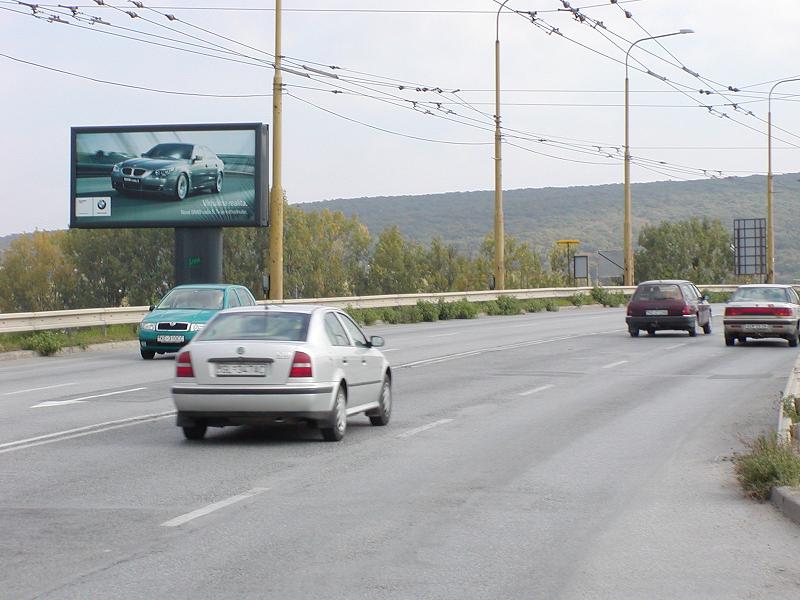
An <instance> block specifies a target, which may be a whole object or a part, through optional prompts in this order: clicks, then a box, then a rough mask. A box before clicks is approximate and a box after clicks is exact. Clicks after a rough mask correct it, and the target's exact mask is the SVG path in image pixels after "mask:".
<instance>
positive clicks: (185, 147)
mask: <svg viewBox="0 0 800 600" xmlns="http://www.w3.org/2000/svg"><path fill="white" fill-rule="evenodd" d="M224 171H225V165H224V163H223V162H222V160H221V159H220V158H219V157H218V156H217V155H216V154H214V152H213V151H212V150H210V149H209V148H208V147H207V146H200V145H196V144H181V143H168V144H156V145H155V146H153V147H152V148H150V150H148V151H147V152H145V153H144V154H142V156H141V158H130V159H128V160H125V161H123V162H120V163H117V164H115V165H114V167H113V169H112V171H111V185H112V186H113V187H114V189H115V190H116V191H117V192H119V193H121V194H126V193H128V194H136V193H154V194H161V195H164V196H169V197H171V198H174V199H176V200H183V199H184V198H186V197H187V196H189V194H191V193H192V192H193V191H195V190H201V189H208V190H210V191H212V192H214V193H215V194H219V193H220V192H222V180H223V178H224V175H225V173H224Z"/></svg>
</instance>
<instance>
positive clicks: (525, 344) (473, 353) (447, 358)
mask: <svg viewBox="0 0 800 600" xmlns="http://www.w3.org/2000/svg"><path fill="white" fill-rule="evenodd" d="M620 331H624V330H623V329H610V330H608V331H597V332H595V333H579V334H576V335H566V336H562V337H557V338H550V339H546V340H532V341H529V342H518V343H516V344H507V345H504V346H493V347H490V348H480V349H478V350H468V351H466V352H456V353H455V354H445V355H443V356H436V357H433V358H425V359H422V360H415V361H413V362H408V363H403V364H400V365H397V366H396V367H394V368H395V369H411V368H413V367H422V366H426V365H435V364H437V363H443V362H448V361H451V360H457V359H459V358H467V357H470V356H478V355H480V354H489V353H490V352H502V351H504V350H516V349H518V348H526V347H528V346H538V345H540V344H550V343H552V342H563V341H566V340H577V339H580V338H584V337H591V336H594V335H604V334H607V333H618V332H620Z"/></svg>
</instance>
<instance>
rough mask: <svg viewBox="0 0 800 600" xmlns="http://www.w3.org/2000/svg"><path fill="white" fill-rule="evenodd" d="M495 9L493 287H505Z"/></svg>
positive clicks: (501, 147) (497, 36) (504, 3)
mask: <svg viewBox="0 0 800 600" xmlns="http://www.w3.org/2000/svg"><path fill="white" fill-rule="evenodd" d="M508 1H509V0H505V1H504V2H503V3H502V4H501V5H500V8H498V9H497V22H496V26H495V29H496V36H495V42H494V283H495V289H497V290H504V289H506V262H505V247H506V236H505V223H504V222H503V139H502V133H501V131H500V11H502V10H503V8H504V7H505V5H506V3H507V2H508Z"/></svg>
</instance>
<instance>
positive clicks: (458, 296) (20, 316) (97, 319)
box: [0, 285, 737, 333]
mask: <svg viewBox="0 0 800 600" xmlns="http://www.w3.org/2000/svg"><path fill="white" fill-rule="evenodd" d="M698 287H699V288H700V289H701V290H708V291H709V292H732V291H733V290H735V289H736V287H737V286H736V285H705V286H698ZM603 289H604V290H607V291H608V292H612V293H614V292H617V293H618V292H623V293H625V294H628V295H630V294H632V293H633V291H634V290H635V289H636V287H635V286H629V287H624V286H608V287H604V288H603ZM591 291H592V288H591V287H570V288H536V289H530V290H503V291H478V292H444V293H437V294H391V295H387V296H355V297H349V298H303V299H290V300H282V301H279V302H275V304H326V305H328V306H337V307H339V308H346V307H352V308H380V307H385V306H406V305H412V304H416V303H417V302H418V301H419V300H425V301H428V302H438V301H439V300H440V299H441V300H443V301H445V302H455V301H456V300H462V299H466V300H468V301H470V302H486V301H489V300H497V298H499V297H500V296H514V297H515V298H519V299H525V300H527V299H532V298H569V297H570V296H572V295H574V294H578V293H583V294H589V293H590V292H591ZM261 303H262V304H263V302H261ZM147 313H148V307H147V306H125V307H120V308H84V309H78V310H56V311H48V312H29V313H0V333H21V332H27V331H44V330H48V329H71V328H76V327H97V326H101V327H102V326H104V325H124V324H133V323H139V322H140V321H141V320H142V319H143V318H144V316H145V315H146V314H147Z"/></svg>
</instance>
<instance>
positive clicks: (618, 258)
mask: <svg viewBox="0 0 800 600" xmlns="http://www.w3.org/2000/svg"><path fill="white" fill-rule="evenodd" d="M597 257H598V259H597V279H598V281H599V282H600V283H609V282H612V281H615V280H617V279H620V278H622V275H623V272H624V268H623V263H624V261H625V257H624V252H623V251H622V250H598V251H597Z"/></svg>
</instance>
